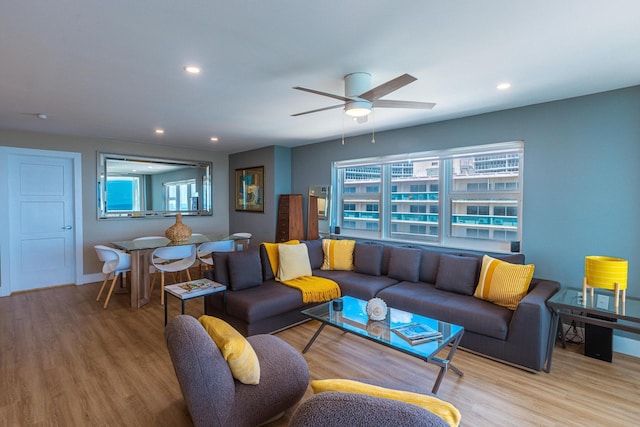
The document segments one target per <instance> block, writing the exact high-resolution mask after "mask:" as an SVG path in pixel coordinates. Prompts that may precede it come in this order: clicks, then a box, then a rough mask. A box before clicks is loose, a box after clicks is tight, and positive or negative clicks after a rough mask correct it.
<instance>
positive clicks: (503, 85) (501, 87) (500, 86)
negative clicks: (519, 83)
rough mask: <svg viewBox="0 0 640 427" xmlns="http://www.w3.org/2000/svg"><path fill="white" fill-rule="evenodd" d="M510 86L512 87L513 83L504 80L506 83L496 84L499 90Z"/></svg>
mask: <svg viewBox="0 0 640 427" xmlns="http://www.w3.org/2000/svg"><path fill="white" fill-rule="evenodd" d="M510 87H511V83H509V82H504V83H499V84H498V86H496V89H498V90H507V89H509V88H510Z"/></svg>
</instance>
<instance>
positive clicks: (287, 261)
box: [276, 243, 312, 282]
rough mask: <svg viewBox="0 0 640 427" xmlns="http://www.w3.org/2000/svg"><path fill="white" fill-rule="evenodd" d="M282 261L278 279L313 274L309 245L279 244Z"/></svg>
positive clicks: (282, 279) (289, 278) (282, 280)
mask: <svg viewBox="0 0 640 427" xmlns="http://www.w3.org/2000/svg"><path fill="white" fill-rule="evenodd" d="M278 255H279V258H280V263H279V265H278V276H277V277H276V280H279V281H281V282H285V281H287V280H291V279H297V278H298V277H302V276H311V275H312V273H311V262H310V261H309V250H308V249H307V245H305V244H304V243H300V244H298V245H278Z"/></svg>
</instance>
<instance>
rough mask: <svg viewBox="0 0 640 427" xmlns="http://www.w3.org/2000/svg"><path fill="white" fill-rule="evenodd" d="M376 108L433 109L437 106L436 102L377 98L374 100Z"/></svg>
mask: <svg viewBox="0 0 640 427" xmlns="http://www.w3.org/2000/svg"><path fill="white" fill-rule="evenodd" d="M373 106H374V107H376V108H415V109H422V110H431V109H432V108H433V107H435V106H436V104H435V102H416V101H393V100H390V99H376V100H374V101H373Z"/></svg>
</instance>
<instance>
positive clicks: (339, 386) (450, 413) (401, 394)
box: [311, 379, 462, 427]
mask: <svg viewBox="0 0 640 427" xmlns="http://www.w3.org/2000/svg"><path fill="white" fill-rule="evenodd" d="M311 388H313V392H314V393H322V392H323V391H338V392H343V393H357V394H366V395H368V396H375V397H382V398H385V399H392V400H399V401H401V402H405V403H409V404H411V405H416V406H419V407H421V408H423V409H426V410H427V411H429V412H431V413H433V414H435V415H437V416H439V417H440V418H442V419H443V420H444V421H445V422H446V423H447V424H449V425H450V426H451V427H457V426H458V425H459V424H460V419H461V418H462V416H461V415H460V411H458V409H457V408H456V407H455V406H453V405H452V404H451V403H449V402H445V401H444V400H440V399H438V398H437V397H434V396H428V395H426V394H419V393H411V392H408V391H400V390H392V389H390V388H384V387H379V386H375V385H371V384H366V383H361V382H359V381H353V380H343V379H332V380H314V381H311Z"/></svg>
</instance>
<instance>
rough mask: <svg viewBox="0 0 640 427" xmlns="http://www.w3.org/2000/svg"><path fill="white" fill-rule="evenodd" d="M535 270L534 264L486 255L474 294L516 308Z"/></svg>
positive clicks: (509, 307)
mask: <svg viewBox="0 0 640 427" xmlns="http://www.w3.org/2000/svg"><path fill="white" fill-rule="evenodd" d="M533 270H534V265H533V264H528V265H518V264H510V263H508V262H505V261H500V260H499V259H495V258H492V257H490V256H488V255H485V256H484V257H483V259H482V270H481V272H480V281H479V282H478V288H477V289H476V292H475V293H474V296H475V297H476V298H481V299H484V300H487V301H491V302H493V303H494V304H498V305H501V306H503V307H507V308H508V309H510V310H515V309H516V307H517V306H518V304H519V303H520V300H521V299H522V298H524V296H525V295H526V294H527V291H528V290H529V284H530V283H531V279H532V277H533Z"/></svg>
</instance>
